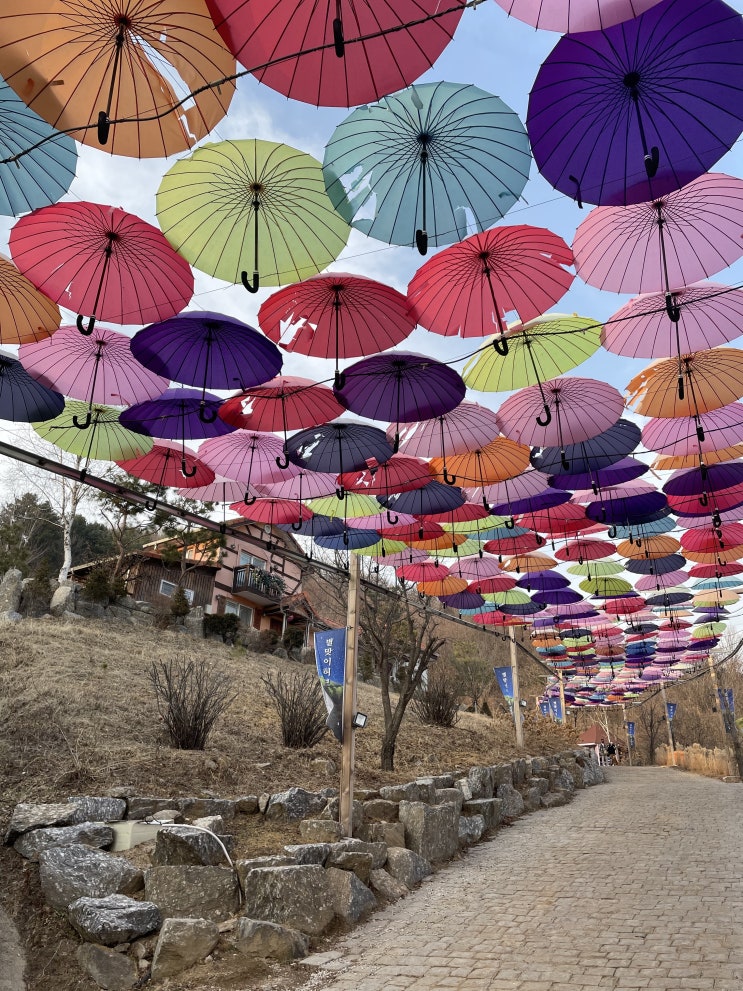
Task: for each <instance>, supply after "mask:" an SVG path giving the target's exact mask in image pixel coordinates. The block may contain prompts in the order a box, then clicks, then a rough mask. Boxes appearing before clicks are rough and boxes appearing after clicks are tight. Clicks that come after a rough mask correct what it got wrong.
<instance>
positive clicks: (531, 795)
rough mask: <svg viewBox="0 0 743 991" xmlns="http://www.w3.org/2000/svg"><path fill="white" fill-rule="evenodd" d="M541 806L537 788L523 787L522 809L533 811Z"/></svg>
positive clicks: (539, 793)
mask: <svg viewBox="0 0 743 991" xmlns="http://www.w3.org/2000/svg"><path fill="white" fill-rule="evenodd" d="M541 807H542V794H541V792H540V791H539V788H525V789H524V811H526V812H535V811H536V810H537V809H541Z"/></svg>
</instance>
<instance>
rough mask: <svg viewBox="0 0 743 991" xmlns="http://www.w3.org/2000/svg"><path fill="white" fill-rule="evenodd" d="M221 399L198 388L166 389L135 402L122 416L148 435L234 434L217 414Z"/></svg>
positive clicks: (173, 437) (189, 437)
mask: <svg viewBox="0 0 743 991" xmlns="http://www.w3.org/2000/svg"><path fill="white" fill-rule="evenodd" d="M220 403H221V400H220V398H219V396H214V395H212V394H211V393H209V392H200V391H199V390H198V389H166V390H165V392H163V393H162V394H161V395H159V396H158V397H157V398H155V399H147V400H145V401H144V402H141V403H135V404H134V405H133V406H130V407H129V408H128V409H125V410H124V412H123V413H122V414H121V415H120V417H119V419H120V420H121V422H122V423H123V424H124V426H125V427H128V428H129V429H130V430H134V431H136V432H137V433H140V434H146V435H147V436H149V437H164V438H168V439H170V440H184V439H185V440H199V439H201V438H203V437H220V436H221V435H222V434H229V433H232V431H233V429H234V428H233V427H230V426H228V424H226V423H225V422H224V420H220V419H219V417H218V416H217V410H218V409H219V405H220Z"/></svg>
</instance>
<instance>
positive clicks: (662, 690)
mask: <svg viewBox="0 0 743 991" xmlns="http://www.w3.org/2000/svg"><path fill="white" fill-rule="evenodd" d="M660 694H661V695H662V696H663V715H664V716H665V717H666V726H667V728H668V745H669V747H670V748H671V764H672V766H673V767H676V747H675V745H674V742H673V729H672V728H671V723H672V722H673V720H672V719H669V718H668V700H667V699H666V685H665V682H664V681H663V679H662V678H661V682H660Z"/></svg>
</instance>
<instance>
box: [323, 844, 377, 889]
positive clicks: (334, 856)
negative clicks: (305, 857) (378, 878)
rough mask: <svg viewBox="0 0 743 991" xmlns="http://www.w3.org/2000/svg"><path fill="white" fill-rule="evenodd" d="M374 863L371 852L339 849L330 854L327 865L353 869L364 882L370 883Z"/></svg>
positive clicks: (343, 869) (345, 869)
mask: <svg viewBox="0 0 743 991" xmlns="http://www.w3.org/2000/svg"><path fill="white" fill-rule="evenodd" d="M386 859H387V858H386V856H385V860H386ZM373 863H374V858H373V857H372V855H371V854H370V853H361V852H352V851H350V850H339V851H338V852H337V853H331V854H330V856H329V857H328V859H327V861H326V862H325V866H326V867H334V868H338V870H341V871H352V872H353V873H354V874H355V875H356V877H357V878H358V879H359V881H361V883H362V884H368V883H369V878H370V877H371V872H372V865H373Z"/></svg>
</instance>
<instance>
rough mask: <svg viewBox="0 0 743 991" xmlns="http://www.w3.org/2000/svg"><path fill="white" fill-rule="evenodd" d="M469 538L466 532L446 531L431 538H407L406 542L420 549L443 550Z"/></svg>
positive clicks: (462, 542) (446, 593)
mask: <svg viewBox="0 0 743 991" xmlns="http://www.w3.org/2000/svg"><path fill="white" fill-rule="evenodd" d="M468 539H469V538H468V537H467V534H466V533H444V534H442V535H441V536H440V537H431V538H430V539H429V540H406V541H405V543H406V544H407V545H408V547H413V548H415V549H416V550H419V551H442V550H445V549H446V548H448V547H459V546H460V545H461V544H464V543H466V542H467V540H468ZM466 585H467V583H466V582H465V586H466ZM432 594H435V593H432ZM443 594H444V595H448V594H449V593H448V592H444V593H443Z"/></svg>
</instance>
